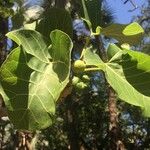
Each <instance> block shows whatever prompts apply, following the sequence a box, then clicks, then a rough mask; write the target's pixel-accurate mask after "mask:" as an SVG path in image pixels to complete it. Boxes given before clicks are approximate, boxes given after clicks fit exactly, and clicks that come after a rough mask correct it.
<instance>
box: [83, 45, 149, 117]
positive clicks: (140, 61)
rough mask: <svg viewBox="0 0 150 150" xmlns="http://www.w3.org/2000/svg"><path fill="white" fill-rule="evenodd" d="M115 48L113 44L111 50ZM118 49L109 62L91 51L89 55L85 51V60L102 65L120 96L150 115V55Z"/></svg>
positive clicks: (109, 81)
mask: <svg viewBox="0 0 150 150" xmlns="http://www.w3.org/2000/svg"><path fill="white" fill-rule="evenodd" d="M113 48H115V49H116V46H114V45H112V46H111V49H110V48H109V50H112V49H113ZM118 49H119V48H118V47H117V50H114V51H115V52H116V54H114V56H113V57H112V58H111V59H110V61H109V62H107V63H102V62H100V61H99V58H98V55H96V54H92V53H91V52H89V51H87V53H88V55H87V54H86V53H85V55H84V61H85V62H86V63H87V64H88V65H90V64H91V65H93V63H94V62H95V65H96V66H97V67H99V66H100V69H102V70H103V71H104V72H105V75H106V79H107V81H108V83H109V84H110V85H111V86H112V87H113V89H114V90H115V91H116V93H117V94H118V97H119V98H120V99H122V100H124V101H126V102H128V103H129V104H132V105H136V106H140V107H141V108H142V109H143V111H144V114H145V116H148V117H150V111H149V108H150V56H148V55H146V54H143V53H140V52H136V51H131V50H121V49H120V50H118ZM85 57H86V58H85ZM91 58H92V60H94V61H92V60H91ZM98 61H99V64H98ZM102 66H103V67H102Z"/></svg>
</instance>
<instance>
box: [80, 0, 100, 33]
mask: <svg viewBox="0 0 150 150" xmlns="http://www.w3.org/2000/svg"><path fill="white" fill-rule="evenodd" d="M81 1H82V7H83V10H84V17H85V19H86V20H89V21H90V22H91V24H92V29H93V31H95V29H96V27H97V26H99V25H100V23H101V3H102V1H101V0H81Z"/></svg>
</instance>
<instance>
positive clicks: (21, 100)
mask: <svg viewBox="0 0 150 150" xmlns="http://www.w3.org/2000/svg"><path fill="white" fill-rule="evenodd" d="M7 36H8V37H9V38H11V39H12V40H13V41H15V42H16V43H17V44H18V45H19V47H18V48H16V49H14V50H13V51H12V52H11V53H10V55H9V56H8V58H7V60H6V61H5V62H4V63H3V65H2V66H1V68H0V93H1V94H2V96H3V98H4V101H5V104H6V107H7V110H8V114H9V118H10V120H11V121H12V123H13V124H14V126H15V128H17V129H24V130H40V129H42V128H46V127H48V126H49V125H51V124H52V118H53V115H54V113H55V103H56V101H57V100H58V98H59V96H60V94H61V92H62V91H63V89H64V88H65V87H66V85H67V83H68V81H69V73H70V57H71V56H70V55H71V49H72V42H71V40H70V38H69V37H68V36H67V35H66V34H65V33H63V32H62V31H59V30H54V31H52V32H51V34H50V37H51V41H52V45H51V47H50V48H49V49H48V45H47V44H46V43H45V42H44V40H43V37H42V36H41V34H40V33H38V32H36V31H32V30H16V31H12V32H10V33H8V34H7Z"/></svg>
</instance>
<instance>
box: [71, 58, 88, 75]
mask: <svg viewBox="0 0 150 150" xmlns="http://www.w3.org/2000/svg"><path fill="white" fill-rule="evenodd" d="M85 68H86V64H85V62H84V61H82V60H76V61H75V62H74V64H73V71H74V72H75V73H80V72H83V71H84V70H85Z"/></svg>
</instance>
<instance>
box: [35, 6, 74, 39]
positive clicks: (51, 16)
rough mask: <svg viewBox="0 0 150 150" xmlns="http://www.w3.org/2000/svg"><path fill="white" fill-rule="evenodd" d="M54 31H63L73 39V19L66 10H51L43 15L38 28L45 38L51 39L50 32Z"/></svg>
mask: <svg viewBox="0 0 150 150" xmlns="http://www.w3.org/2000/svg"><path fill="white" fill-rule="evenodd" d="M54 29H59V30H62V31H64V32H65V33H67V34H68V35H69V36H70V37H72V35H73V29H72V19H71V17H70V15H69V13H68V12H67V11H66V10H64V9H60V8H51V9H49V10H48V11H46V12H45V13H44V14H43V18H42V19H41V21H40V22H39V24H38V25H37V28H36V30H37V31H39V32H40V33H41V34H43V35H44V36H45V37H49V34H50V32H51V31H52V30H54Z"/></svg>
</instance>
